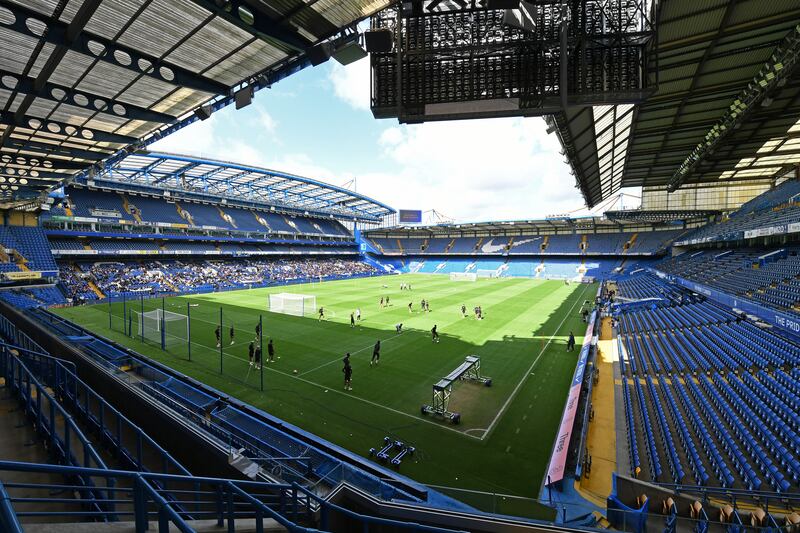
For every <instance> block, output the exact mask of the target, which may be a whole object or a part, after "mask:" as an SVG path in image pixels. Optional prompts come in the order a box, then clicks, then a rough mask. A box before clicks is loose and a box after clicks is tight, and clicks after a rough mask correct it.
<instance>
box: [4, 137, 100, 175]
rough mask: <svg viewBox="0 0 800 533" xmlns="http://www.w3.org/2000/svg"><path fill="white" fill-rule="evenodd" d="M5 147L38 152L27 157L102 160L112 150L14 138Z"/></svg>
mask: <svg viewBox="0 0 800 533" xmlns="http://www.w3.org/2000/svg"><path fill="white" fill-rule="evenodd" d="M5 147H6V148H11V149H13V150H20V151H24V152H35V153H36V154H37V155H35V156H26V157H48V156H58V157H77V158H79V159H87V160H89V161H100V160H101V159H105V158H106V157H108V156H109V155H111V153H110V152H99V151H94V150H84V149H81V148H70V147H68V146H59V145H56V144H47V143H41V142H37V141H23V140H17V139H13V138H12V139H9V140H8V141H6V144H5ZM53 161H55V160H53ZM85 166H89V163H87V164H86V165H85ZM84 168H85V167H84Z"/></svg>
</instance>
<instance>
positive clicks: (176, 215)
mask: <svg viewBox="0 0 800 533" xmlns="http://www.w3.org/2000/svg"><path fill="white" fill-rule="evenodd" d="M152 192H153V195H156V194H159V195H160V194H161V192H160V191H159V190H158V189H153V190H152ZM64 205H71V206H72V207H71V211H72V213H73V216H75V217H83V218H88V219H96V220H98V221H99V222H107V223H112V222H118V221H119V220H126V222H127V223H128V224H129V225H130V226H142V225H144V226H145V227H152V224H157V225H160V226H162V227H165V226H166V227H168V226H170V225H177V228H181V229H183V230H184V231H186V230H189V229H193V228H198V229H200V228H205V229H209V228H214V229H218V230H223V231H233V232H257V233H268V234H269V233H274V234H288V235H308V236H312V237H316V238H319V237H322V236H326V237H340V238H341V237H345V238H351V237H352V235H351V234H350V232H349V231H348V230H347V228H345V227H344V226H343V225H342V224H341V223H340V222H339V221H338V220H336V219H334V218H330V217H328V218H322V217H313V218H312V217H310V216H296V215H291V216H290V215H283V214H280V213H274V212H270V211H268V210H247V209H244V208H241V207H230V206H227V205H222V204H217V205H212V204H210V203H198V202H191V201H177V202H176V201H172V200H167V199H164V198H163V197H161V198H158V197H156V196H142V195H134V194H126V193H117V192H109V191H101V190H91V189H87V188H85V187H79V186H74V185H73V186H71V187H68V188H67V189H66V198H65V199H63V200H62V201H61V202H59V204H57V206H56V207H54V208H51V210H50V211H49V212H48V213H47V214H44V215H43V217H42V220H43V222H44V223H45V224H47V223H48V222H49V223H50V225H51V226H53V225H54V224H55V222H56V221H57V218H58V217H65V216H66V211H65V209H64ZM54 217H56V218H54ZM172 229H176V228H172Z"/></svg>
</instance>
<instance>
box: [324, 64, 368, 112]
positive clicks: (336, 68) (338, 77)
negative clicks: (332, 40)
mask: <svg viewBox="0 0 800 533" xmlns="http://www.w3.org/2000/svg"><path fill="white" fill-rule="evenodd" d="M330 64H331V69H330V71H329V72H328V79H329V80H330V82H331V85H332V86H333V92H334V94H335V95H336V96H337V97H338V98H340V99H341V100H343V101H344V102H345V103H347V104H348V105H349V106H350V107H352V108H354V109H358V110H359V111H365V110H369V59H367V58H364V59H362V60H360V61H356V62H355V63H350V64H349V65H347V66H346V67H343V66H342V65H340V64H339V63H337V62H335V61H331V62H330Z"/></svg>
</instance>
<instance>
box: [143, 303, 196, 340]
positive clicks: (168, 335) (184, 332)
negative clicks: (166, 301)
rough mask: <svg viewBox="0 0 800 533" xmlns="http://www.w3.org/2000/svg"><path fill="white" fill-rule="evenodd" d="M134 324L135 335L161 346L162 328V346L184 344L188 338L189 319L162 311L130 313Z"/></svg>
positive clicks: (178, 314)
mask: <svg viewBox="0 0 800 533" xmlns="http://www.w3.org/2000/svg"><path fill="white" fill-rule="evenodd" d="M132 312H133V313H134V317H133V322H135V323H136V327H137V330H136V335H137V336H139V337H142V338H144V339H145V340H148V341H151V342H155V343H158V344H161V329H162V327H163V328H164V344H165V345H166V346H174V345H176V344H186V342H187V341H188V338H189V317H188V316H186V315H182V314H180V313H173V312H172V311H164V310H163V309H153V310H152V311H145V312H144V313H141V312H139V311H132Z"/></svg>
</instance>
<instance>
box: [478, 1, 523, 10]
mask: <svg viewBox="0 0 800 533" xmlns="http://www.w3.org/2000/svg"><path fill="white" fill-rule="evenodd" d="M486 7H487V8H489V9H518V8H519V0H488V1H487V2H486Z"/></svg>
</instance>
